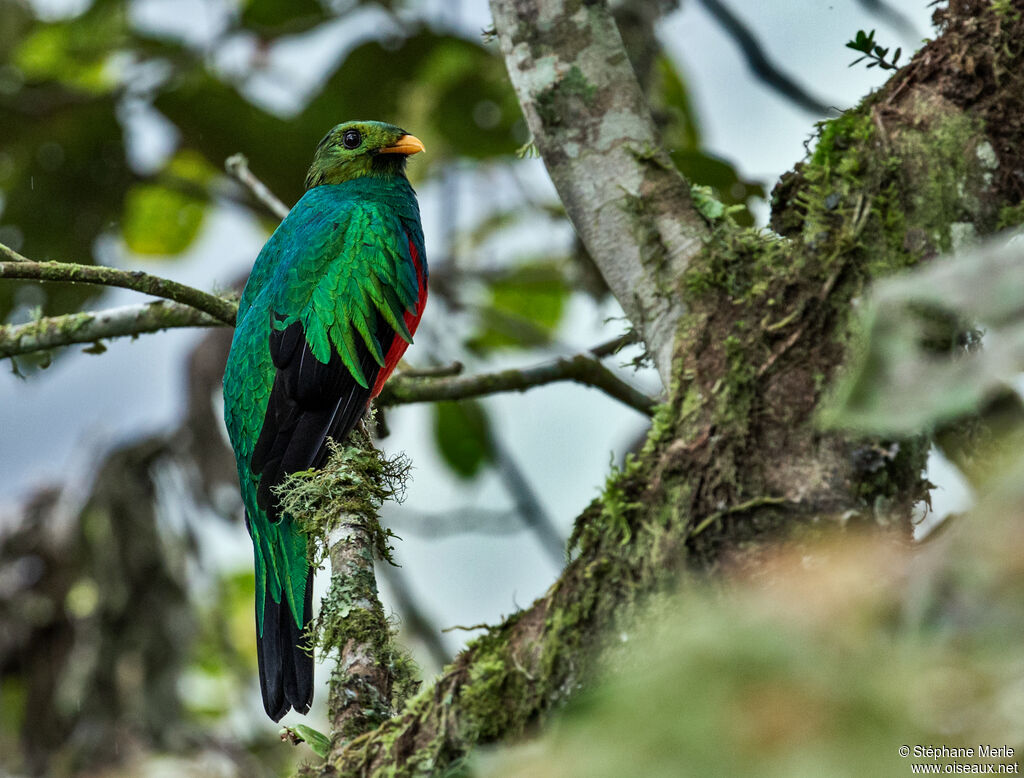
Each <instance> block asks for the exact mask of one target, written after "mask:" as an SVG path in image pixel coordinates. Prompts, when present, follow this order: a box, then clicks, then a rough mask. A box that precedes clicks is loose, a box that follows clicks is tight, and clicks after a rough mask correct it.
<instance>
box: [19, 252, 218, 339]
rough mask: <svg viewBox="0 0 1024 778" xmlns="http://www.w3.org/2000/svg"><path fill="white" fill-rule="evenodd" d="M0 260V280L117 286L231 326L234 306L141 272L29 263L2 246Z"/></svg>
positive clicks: (87, 266)
mask: <svg viewBox="0 0 1024 778" xmlns="http://www.w3.org/2000/svg"><path fill="white" fill-rule="evenodd" d="M0 256H2V257H3V258H4V260H5V261H3V262H0V278H10V279H22V280H26V281H61V282H64V283H69V284H96V285H98V286H118V287H121V288H123V289H131V290H133V291H136V292H142V293H143V294H150V295H153V296H154V297H163V298H164V299H166V300H174V301H175V302H177V303H181V304H182V305H188V306H191V307H192V308H195V309H196V310H199V311H203V312H204V313H207V314H209V315H210V316H212V317H213V318H215V319H218V320H219V321H221V322H223V323H224V324H228V325H231V326H234V323H235V314H236V313H237V311H238V305H237V303H234V302H232V301H231V300H227V299H225V298H223V297H218V296H216V295H212V294H208V293H206V292H202V291H200V290H198V289H195V288H193V287H191V286H186V285H185V284H179V283H178V282H177V281H171V280H169V279H167V278H160V277H159V276H152V275H149V274H148V273H143V272H142V271H141V270H121V269H119V268H114V267H104V266H102V265H77V264H74V263H71V262H33V261H31V260H28V259H26V258H25V257H23V256H21V255H20V254H18V253H17V252H16V251H14V250H13V249H11V248H9V247H8V246H5V245H3V244H2V243H0Z"/></svg>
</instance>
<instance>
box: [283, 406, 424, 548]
mask: <svg viewBox="0 0 1024 778" xmlns="http://www.w3.org/2000/svg"><path fill="white" fill-rule="evenodd" d="M369 423H372V420H370V422H369ZM330 446H331V456H330V458H329V459H328V461H327V464H326V465H325V466H324V467H323V468H321V469H318V470H303V471H301V472H298V473H293V474H291V475H289V476H288V477H287V478H286V479H285V481H284V482H283V483H282V484H281V486H279V487H277V489H276V490H275V491H276V493H277V494H278V496H279V497H280V499H281V507H282V508H283V510H284V511H285V512H286V513H288V514H289V515H291V516H292V517H294V519H295V521H296V522H297V523H298V525H299V527H300V528H301V529H302V531H303V532H304V533H306V536H307V537H308V538H309V545H310V547H309V559H310V562H311V563H312V564H316V565H318V564H320V563H321V562H323V561H324V559H326V557H327V553H328V543H327V538H328V536H329V535H330V533H331V532H332V531H333V530H334V529H335V528H337V526H338V525H339V522H341V521H345V522H346V523H351V522H352V520H353V517H355V518H358V519H360V520H362V521H363V523H364V529H365V530H366V531H367V532H369V533H370V534H371V536H372V547H373V549H374V550H375V551H376V553H377V554H378V555H379V556H380V558H381V559H384V560H386V561H388V562H391V561H392V558H391V552H392V549H391V544H390V538H391V537H393V533H392V532H390V531H389V530H385V529H383V528H382V527H381V526H380V523H379V522H378V521H377V511H378V510H379V508H380V506H381V505H382V504H383V503H384V501H385V500H396V501H398V502H401V500H402V498H403V495H404V493H405V482H406V479H407V478H408V475H409V469H410V467H411V463H410V462H409V460H408V458H407V457H406V456H405V455H404V454H399V455H398V456H395V457H392V458H390V459H389V458H388V457H385V456H384V454H383V453H382V452H380V451H378V450H377V449H376V448H374V447H373V445H372V444H371V443H370V441H369V438H368V437H367V436H366V433H365V432H363V431H361V430H359V429H358V428H357V429H356V430H354V431H353V432H352V433H351V435H350V436H349V440H348V443H347V445H345V446H338V445H337V444H336V443H334V442H333V441H332V442H331V443H330Z"/></svg>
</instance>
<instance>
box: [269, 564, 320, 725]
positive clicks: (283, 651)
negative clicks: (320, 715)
mask: <svg viewBox="0 0 1024 778" xmlns="http://www.w3.org/2000/svg"><path fill="white" fill-rule="evenodd" d="M312 617H313V571H312V570H310V571H309V575H308V576H307V577H306V594H305V597H304V599H303V607H302V623H303V625H304V627H303V629H299V626H298V625H297V624H296V623H295V619H294V618H293V617H292V613H291V610H290V609H289V607H288V602H287V600H285V598H284V597H282V598H281V602H274V600H273V598H272V597H271V596H270V592H269V591H267V592H266V593H265V595H264V600H263V635H262V637H260V636H257V639H256V657H257V660H258V663H259V670H260V691H261V692H262V693H263V708H264V710H266V711H267V715H268V716H270V718H272V719H273V720H274V721H280V720H281V717H282V716H284V714H286V713H287V712H288V711H289V710H290V709H291V708H295V710H296V711H297V712H299V713H308V712H309V706H310V705H311V704H312V703H313V655H312V652H311V651H310V650H309V648H308V640H307V638H306V635H305V629H304V628H305V626H308V625H309V622H310V619H312Z"/></svg>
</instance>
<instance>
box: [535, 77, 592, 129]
mask: <svg viewBox="0 0 1024 778" xmlns="http://www.w3.org/2000/svg"><path fill="white" fill-rule="evenodd" d="M596 94H597V87H596V86H594V85H593V84H591V83H590V82H589V81H587V77H586V76H585V75H583V71H582V70H580V69H579V68H578V67H577V66H576V65H573V66H572V67H571V68H570V69H569V72H568V73H566V74H565V75H564V76H562V77H561V78H560V79H558V80H557V81H555V82H554V83H552V84H551V85H550V86H549V87H548V88H547V89H544V90H542V91H540V92H539V93H538V94H537V98H536V100H535V105H536V108H537V115H538V116H539V117H540V120H541V121H542V122H543V123H544V125H545V126H548V127H553V126H556V125H559V124H561V123H562V117H563V116H566V115H569V114H571V112H570V111H568V110H567V108H566V103H567V102H569V101H572V100H582V101H583V103H584V104H585V105H590V104H591V103H592V102H593V100H594V97H595V95H596Z"/></svg>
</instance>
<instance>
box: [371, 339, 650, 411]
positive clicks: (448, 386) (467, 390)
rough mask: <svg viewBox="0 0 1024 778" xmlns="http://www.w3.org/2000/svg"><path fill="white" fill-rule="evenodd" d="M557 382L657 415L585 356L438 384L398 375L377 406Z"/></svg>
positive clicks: (645, 398) (521, 389)
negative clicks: (580, 386)
mask: <svg viewBox="0 0 1024 778" xmlns="http://www.w3.org/2000/svg"><path fill="white" fill-rule="evenodd" d="M557 381H575V382H576V383H578V384H583V385H584V386H592V387H594V388H597V389H600V390H601V391H603V392H604V393H605V394H607V395H609V396H611V397H614V398H615V399H616V400H618V401H619V402H622V403H625V404H626V405H628V406H629V407H630V408H634V409H635V410H637V411H639V412H640V413H642V414H644V415H645V416H651V415H653V414H654V406H655V401H654V400H653V399H651V398H650V397H648V396H647V395H646V394H644V393H643V392H641V391H639V390H637V389H634V388H633V387H632V386H630V385H629V384H627V383H626V382H625V381H623V380H622V379H621V378H619V377H618V376H616V375H615V374H614V373H613V372H612V371H611V370H609V369H608V368H606V367H605V366H604V365H602V364H601V363H600V362H598V361H597V360H596V359H593V358H591V357H589V356H585V355H583V354H578V355H576V356H574V357H565V358H560V359H557V360H555V361H554V362H552V363H550V364H546V365H537V366H536V367H528V368H523V369H512V370H502V371H500V372H498V373H484V374H481V375H473V376H456V377H452V378H441V379H437V380H423V379H419V378H407V377H405V376H403V375H398V376H396V377H395V378H393V379H392V380H391V381H389V382H388V383H387V384H385V385H384V389H383V391H382V392H381V393H380V395H379V396H378V398H377V400H376V403H377V405H378V406H380V407H386V406H389V405H405V404H408V403H417V402H438V401H441V400H465V399H468V398H470V397H481V396H483V395H487V394H497V393H499V392H525V391H526V390H527V389H533V388H535V387H538V386H544V385H545V384H551V383H555V382H557Z"/></svg>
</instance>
